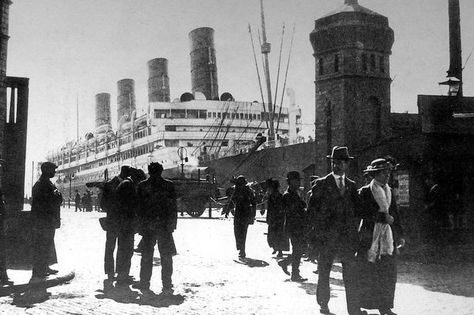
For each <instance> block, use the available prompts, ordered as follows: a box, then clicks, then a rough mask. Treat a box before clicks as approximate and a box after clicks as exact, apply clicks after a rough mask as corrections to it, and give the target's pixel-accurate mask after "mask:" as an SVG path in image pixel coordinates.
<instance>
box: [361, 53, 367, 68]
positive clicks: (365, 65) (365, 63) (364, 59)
mask: <svg viewBox="0 0 474 315" xmlns="http://www.w3.org/2000/svg"><path fill="white" fill-rule="evenodd" d="M362 71H367V55H366V54H362Z"/></svg>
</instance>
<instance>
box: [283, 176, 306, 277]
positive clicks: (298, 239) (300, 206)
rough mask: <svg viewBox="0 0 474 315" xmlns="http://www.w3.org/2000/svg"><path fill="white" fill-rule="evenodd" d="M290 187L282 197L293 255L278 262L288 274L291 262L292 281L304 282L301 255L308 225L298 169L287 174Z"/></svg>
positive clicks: (286, 228)
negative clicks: (301, 271) (301, 270)
mask: <svg viewBox="0 0 474 315" xmlns="http://www.w3.org/2000/svg"><path fill="white" fill-rule="evenodd" d="M286 179H287V182H288V188H287V189H286V191H285V193H284V194H283V197H282V204H283V205H282V206H283V209H284V211H285V231H286V232H287V233H288V236H289V237H290V241H291V247H292V252H291V255H290V256H288V257H286V258H285V259H283V260H281V261H279V262H278V265H279V266H280V267H282V269H283V271H284V272H285V273H286V274H288V271H287V266H288V265H289V264H290V263H291V281H295V282H304V281H306V280H308V279H306V278H303V277H302V276H301V275H300V263H301V256H302V255H303V252H304V250H305V247H306V240H305V236H306V235H305V232H306V225H307V216H306V202H305V195H304V193H303V192H302V191H301V190H300V184H301V177H300V173H298V172H297V171H291V172H288V174H287V175H286Z"/></svg>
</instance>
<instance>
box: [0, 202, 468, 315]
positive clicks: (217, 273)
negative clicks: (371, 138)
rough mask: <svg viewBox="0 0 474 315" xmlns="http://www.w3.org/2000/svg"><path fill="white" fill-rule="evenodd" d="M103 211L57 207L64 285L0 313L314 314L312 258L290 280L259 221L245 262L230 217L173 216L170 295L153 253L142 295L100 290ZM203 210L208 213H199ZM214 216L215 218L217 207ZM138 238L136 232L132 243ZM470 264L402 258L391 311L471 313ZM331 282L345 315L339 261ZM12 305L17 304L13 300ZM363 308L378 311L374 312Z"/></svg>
mask: <svg viewBox="0 0 474 315" xmlns="http://www.w3.org/2000/svg"><path fill="white" fill-rule="evenodd" d="M103 215H104V214H103V213H97V212H89V213H82V212H80V213H76V212H73V210H72V208H71V209H67V208H65V209H63V210H62V217H63V219H62V227H61V229H59V230H58V231H57V234H56V246H57V251H58V261H59V264H58V265H57V266H53V267H57V268H58V269H59V270H60V272H61V273H67V272H69V271H71V270H73V271H74V272H75V273H76V277H75V279H74V280H72V281H71V282H70V283H69V284H65V285H61V286H57V287H53V288H50V289H48V292H50V294H51V295H50V297H49V299H47V300H46V301H44V302H41V303H36V304H28V303H24V302H23V303H19V302H18V300H17V299H15V298H13V297H11V296H10V297H2V298H0V312H1V313H2V314H152V313H153V314H154V313H159V314H319V311H318V310H319V308H318V307H317V305H316V298H315V292H316V283H317V275H316V274H314V273H313V271H314V270H315V269H316V268H317V266H316V265H315V264H312V263H309V262H304V263H303V265H302V268H301V274H302V275H303V276H305V277H307V278H309V280H308V282H307V283H303V284H300V283H293V282H290V281H289V278H288V276H286V275H285V274H284V273H283V272H282V271H281V269H279V267H278V265H277V263H276V262H277V261H276V260H275V259H274V258H273V257H272V255H271V250H270V249H269V248H268V246H267V244H266V236H265V235H264V233H265V231H266V225H265V224H264V223H262V222H256V223H255V224H254V225H253V226H251V227H250V228H249V234H248V239H247V247H248V249H247V255H248V257H249V258H251V260H250V262H251V263H250V264H249V265H244V264H240V263H238V262H237V261H236V256H237V253H236V251H235V250H234V240H233V232H232V219H224V218H218V219H213V220H209V219H193V218H188V217H183V218H180V219H179V221H178V229H177V231H176V232H175V241H176V246H177V248H178V252H179V254H178V255H177V256H175V259H174V266H175V272H174V275H173V281H174V284H175V288H176V289H175V292H174V295H173V296H171V297H163V296H161V295H159V293H160V291H161V281H160V266H159V255H158V253H157V250H156V252H155V265H156V266H155V267H154V270H153V278H152V284H151V289H152V290H153V291H154V292H155V294H147V295H142V294H141V293H140V292H139V291H135V290H132V289H130V288H113V287H112V288H108V285H107V284H106V290H105V292H104V279H105V277H104V274H103V252H104V242H105V233H104V232H103V231H102V230H101V228H100V226H99V223H98V218H99V217H102V216H103ZM205 215H207V213H206V214H205ZM214 216H217V217H218V214H217V212H216V213H215V214H214ZM138 241H139V236H138V235H137V236H136V243H137V242H138ZM139 260H140V256H139V255H138V254H135V255H134V257H133V261H132V271H131V274H132V275H134V276H135V277H137V276H138V273H139ZM9 272H10V276H11V278H13V280H14V281H15V282H16V283H20V282H27V281H28V280H29V277H30V274H31V272H30V271H22V270H10V271H9ZM473 274H474V264H467V263H466V264H463V265H461V266H458V267H456V268H453V267H449V268H448V267H443V266H439V265H422V264H417V263H405V262H401V263H400V266H399V281H398V285H397V292H396V301H395V306H396V307H395V309H394V311H395V312H397V313H398V314H400V315H409V314H430V315H435V314H440V315H448V314H449V315H451V314H456V315H458V314H459V315H463V314H465V315H468V314H474V284H473V283H474V281H473ZM331 277H332V281H331V289H332V291H331V295H332V298H331V301H330V305H329V306H330V309H331V311H332V312H333V313H334V314H347V313H346V309H345V293H344V288H343V286H342V283H341V282H342V281H341V273H340V266H338V265H336V266H335V268H334V270H333V272H332V274H331ZM15 303H16V304H19V305H15ZM369 314H378V312H377V311H376V310H371V311H369Z"/></svg>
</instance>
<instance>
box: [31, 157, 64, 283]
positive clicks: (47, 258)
mask: <svg viewBox="0 0 474 315" xmlns="http://www.w3.org/2000/svg"><path fill="white" fill-rule="evenodd" d="M56 168H57V166H56V165H55V164H54V163H51V162H44V163H43V164H41V176H40V178H39V179H38V181H37V182H36V183H35V185H34V186H33V192H32V197H33V200H32V202H31V219H32V220H31V222H32V228H33V231H32V234H33V272H32V278H45V277H47V276H48V275H51V274H56V273H57V272H58V271H57V270H53V269H51V268H49V263H50V262H51V253H54V254H55V253H56V252H55V250H54V234H55V231H56V229H57V228H59V227H60V224H61V221H60V220H61V219H60V207H61V203H62V202H63V197H62V195H61V192H59V190H58V189H57V188H56V186H54V184H53V183H52V182H51V180H50V179H51V178H53V177H54V175H55V174H56ZM54 260H55V259H54Z"/></svg>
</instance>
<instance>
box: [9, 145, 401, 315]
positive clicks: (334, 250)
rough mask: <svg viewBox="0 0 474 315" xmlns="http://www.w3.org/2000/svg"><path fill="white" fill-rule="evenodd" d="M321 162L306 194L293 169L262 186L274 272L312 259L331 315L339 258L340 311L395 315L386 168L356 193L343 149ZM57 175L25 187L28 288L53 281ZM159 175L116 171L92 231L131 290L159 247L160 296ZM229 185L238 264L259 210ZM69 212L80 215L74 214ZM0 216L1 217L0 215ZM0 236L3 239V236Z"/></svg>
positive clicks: (165, 222) (47, 171)
mask: <svg viewBox="0 0 474 315" xmlns="http://www.w3.org/2000/svg"><path fill="white" fill-rule="evenodd" d="M328 158H329V159H330V160H331V165H332V172H331V173H329V174H327V175H326V176H324V177H322V178H314V180H313V182H312V188H311V190H310V191H309V192H308V193H306V194H305V193H304V192H303V191H302V190H301V188H300V186H301V179H302V178H301V176H300V173H299V172H297V171H291V172H288V173H287V176H286V180H287V189H286V190H285V191H284V192H283V193H280V191H279V188H280V183H279V181H278V180H274V179H268V180H267V181H266V185H265V186H266V190H267V191H266V201H267V220H266V222H267V224H268V234H267V242H268V245H269V246H270V247H271V248H272V249H273V250H274V254H276V257H277V258H278V259H279V261H278V265H279V266H280V267H281V268H282V270H283V271H284V272H285V273H286V274H288V275H291V281H295V282H304V281H306V280H307V279H306V278H304V277H303V276H302V275H301V274H300V268H299V267H300V263H301V258H302V256H303V255H304V254H307V255H308V257H309V258H310V259H317V263H318V270H317V273H318V276H319V279H318V283H317V291H316V299H317V303H318V304H319V306H320V312H321V313H322V314H330V310H329V306H328V305H329V300H330V285H329V278H330V271H331V268H332V266H333V263H334V261H335V260H336V259H339V260H340V261H341V263H342V275H343V281H344V285H345V289H346V302H347V310H348V313H349V314H350V315H361V314H367V312H366V311H363V310H361V309H362V308H365V309H378V310H379V311H380V314H381V315H394V314H395V313H394V312H393V311H392V310H391V309H392V308H393V301H394V292H395V284H396V279H397V271H396V256H397V253H398V249H399V248H400V247H401V246H403V245H404V239H403V232H402V227H401V223H400V216H399V214H398V212H397V208H396V203H395V198H394V196H393V193H392V189H391V187H390V186H389V184H388V183H389V180H390V177H391V173H392V171H393V170H394V168H395V165H394V162H393V161H391V160H389V159H384V158H379V159H376V160H374V161H372V163H371V164H370V165H369V166H367V168H366V169H365V171H364V175H365V177H366V179H367V180H366V185H365V186H363V187H362V188H360V189H357V187H356V183H355V182H354V181H353V180H351V179H350V178H348V177H347V175H346V171H347V170H348V168H349V163H350V161H351V159H353V157H351V156H350V155H349V151H348V149H347V147H338V146H336V147H334V148H333V150H332V154H331V155H329V156H328ZM56 168H57V166H56V165H54V164H53V163H51V162H45V163H43V164H42V166H41V171H42V175H41V177H40V179H39V180H38V181H37V183H36V184H35V185H34V187H33V192H32V208H31V215H32V225H33V228H32V233H33V241H34V244H33V272H32V280H33V279H43V278H45V277H47V276H48V275H51V274H55V273H57V270H53V269H51V268H50V267H49V266H50V265H52V264H54V263H55V262H56V258H55V256H56V255H55V253H52V252H51V251H52V249H54V234H55V230H56V229H57V228H59V227H60V206H61V203H62V201H63V198H62V196H61V193H60V192H59V191H58V190H57V189H56V187H55V186H54V184H53V183H52V182H51V180H50V179H51V178H53V177H54V175H55V170H56ZM162 171H163V167H162V165H161V164H159V163H151V164H149V165H148V176H146V175H145V173H144V172H143V171H142V170H138V169H135V168H132V167H130V166H122V167H121V171H120V174H119V175H117V176H115V177H114V178H112V179H111V180H109V181H107V182H106V183H105V185H104V187H103V190H102V198H101V201H100V206H101V208H102V209H103V210H104V211H105V212H106V217H104V218H101V220H100V221H101V222H100V223H101V226H102V228H103V229H104V230H105V232H106V242H105V255H104V272H105V274H106V276H107V279H108V280H110V281H116V285H117V286H128V285H132V287H135V288H137V289H140V290H149V288H150V279H151V275H152V269H153V254H154V246H155V244H157V245H158V251H159V253H160V258H161V266H162V269H161V280H162V286H163V293H165V294H168V293H172V292H173V283H172V273H173V256H174V255H176V246H175V243H174V239H173V231H174V230H175V229H176V223H177V203H176V191H175V187H174V184H173V183H172V182H171V181H169V180H166V179H164V178H163V177H162ZM234 186H235V187H234V189H233V193H232V195H231V196H230V199H229V202H230V203H232V204H234V205H235V214H234V236H235V242H236V249H237V251H238V257H239V259H241V260H245V259H246V255H247V254H246V247H245V243H246V238H247V230H248V227H249V225H251V224H253V223H254V221H255V216H256V203H257V202H256V198H255V194H254V192H253V190H252V189H251V188H250V186H249V185H248V183H247V181H246V179H245V177H244V176H239V177H237V178H236V179H235V180H234ZM79 199H81V196H80V195H79V193H78V192H77V191H76V200H79ZM81 202H82V199H81ZM76 207H77V205H76ZM2 209H3V207H2ZM76 211H80V209H77V208H76ZM226 211H227V212H228V211H229V208H227V209H226ZM227 214H228V213H226V215H227ZM262 214H263V212H262ZM0 218H3V215H1V214H0ZM0 223H2V222H0ZM0 226H3V224H0ZM136 232H138V233H139V234H140V235H141V236H142V239H141V241H140V244H139V251H140V252H141V262H140V275H139V276H140V279H139V281H134V278H133V277H132V276H131V275H130V267H131V258H132V256H133V252H134V235H135V233H136ZM0 233H2V235H3V231H0ZM290 243H291V254H290V255H288V256H287V257H284V255H283V252H284V251H288V250H289V249H290V246H289V245H290ZM2 245H3V243H2V244H0V246H2ZM135 250H137V249H135ZM115 251H116V255H114V252H115ZM4 258H5V257H4V255H2V257H1V259H0V281H1V283H2V284H11V281H10V280H9V279H8V276H7V271H6V266H5V259H4ZM289 266H291V272H290V271H288V267H289Z"/></svg>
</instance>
